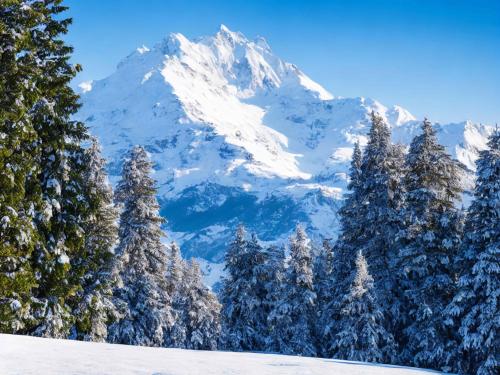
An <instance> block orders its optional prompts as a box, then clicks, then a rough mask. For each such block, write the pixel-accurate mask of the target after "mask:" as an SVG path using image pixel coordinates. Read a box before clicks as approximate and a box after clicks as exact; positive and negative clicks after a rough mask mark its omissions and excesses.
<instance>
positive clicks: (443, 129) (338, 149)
mask: <svg viewBox="0 0 500 375" xmlns="http://www.w3.org/2000/svg"><path fill="white" fill-rule="evenodd" d="M82 88H83V91H84V93H83V95H82V101H83V107H82V109H81V111H80V112H79V115H78V117H79V119H81V120H83V121H85V123H86V124H87V125H88V126H89V127H90V128H91V131H92V132H93V133H94V134H96V135H98V136H99V138H100V140H101V142H102V144H103V148H104V152H105V155H106V157H107V158H108V159H109V162H110V164H109V171H110V174H111V175H112V178H113V179H114V180H116V178H117V176H118V175H119V173H120V168H121V160H122V157H123V155H124V153H125V152H126V151H127V150H128V149H129V148H130V147H131V146H133V145H135V144H142V145H144V146H146V148H147V150H148V151H149V152H150V153H151V155H152V158H153V160H154V162H155V170H156V175H155V178H156V179H157V180H158V183H159V187H160V190H159V193H160V199H161V204H162V213H163V214H164V215H165V216H166V217H167V218H168V220H169V222H168V224H167V229H168V231H169V234H170V235H171V237H173V238H174V239H176V240H178V241H179V242H180V244H181V245H182V248H183V252H184V254H185V255H187V256H196V257H199V258H203V259H205V260H207V261H208V262H210V263H217V262H220V261H221V259H222V256H223V251H224V247H225V244H226V243H227V241H228V239H229V237H230V236H231V235H232V232H233V229H234V228H235V226H236V225H237V224H238V223H239V222H243V223H244V224H245V225H246V226H247V227H248V228H249V230H250V231H255V232H257V233H258V234H259V236H260V237H261V238H262V239H263V240H265V241H274V240H276V239H283V238H285V237H286V236H287V235H288V234H289V233H290V231H291V230H292V229H293V227H294V226H295V224H296V223H297V222H302V223H304V224H305V225H306V227H307V230H308V232H309V233H311V234H312V235H313V236H317V237H318V238H319V236H320V235H322V236H326V237H334V236H335V233H336V230H337V227H338V225H337V219H336V214H335V212H336V210H337V208H338V205H339V200H340V199H341V196H342V193H343V191H344V189H345V186H346V172H347V170H348V165H349V160H350V157H351V153H352V147H353V144H354V143H355V142H356V141H358V140H359V141H360V143H361V144H364V143H366V133H367V131H368V127H369V114H370V112H371V111H372V110H375V111H377V112H379V113H380V114H381V115H382V116H383V117H385V118H386V120H387V122H388V123H389V124H390V126H391V128H392V130H393V137H394V140H395V141H397V142H404V143H408V142H409V140H410V139H411V138H412V137H413V136H414V135H415V134H416V133H417V132H419V130H420V129H419V127H420V122H419V121H417V119H415V117H414V116H412V115H411V113H410V112H408V111H407V110H405V109H404V108H402V107H400V106H392V107H386V106H384V105H382V104H381V103H379V102H377V101H375V100H372V99H366V98H362V97H359V98H341V97H334V96H333V95H332V94H330V93H329V92H328V91H326V90H325V89H324V88H323V87H321V85H319V84H318V83H316V82H314V81H313V80H311V79H310V78H309V77H308V76H307V75H305V74H304V73H303V72H302V71H300V70H299V69H298V68H297V67H296V66H295V65H293V64H290V63H287V62H285V61H283V60H281V59H280V58H279V57H277V56H275V55H274V54H273V52H272V50H271V48H270V47H269V45H268V44H267V43H266V41H265V40H264V39H263V38H257V39H255V40H249V39H247V38H246V37H245V36H244V35H242V34H241V33H237V32H232V31H230V30H229V29H228V28H227V27H225V26H221V27H220V30H219V31H218V32H217V33H216V34H215V35H214V36H208V37H201V38H198V39H195V40H188V39H187V38H186V37H184V36H183V35H181V34H170V35H169V36H168V37H167V38H165V39H164V40H162V41H161V42H160V43H158V44H157V45H155V46H154V47H152V48H148V47H145V46H142V47H140V48H137V50H136V51H134V52H133V53H131V54H130V55H129V56H128V57H126V58H125V59H123V60H122V61H121V62H120V63H119V64H118V66H117V69H116V71H115V72H114V73H113V74H112V75H110V76H109V77H107V78H105V79H103V80H100V81H95V82H92V83H91V84H90V83H86V84H85V85H83V86H82ZM437 128H438V132H439V137H440V139H441V141H442V142H443V143H444V144H445V145H446V146H447V147H448V150H449V152H450V153H452V154H453V155H454V156H455V157H457V158H458V159H459V160H460V161H461V162H462V163H464V164H465V165H466V166H467V167H468V168H470V169H471V170H472V169H474V160H475V159H476V157H477V152H478V150H481V149H483V148H485V145H486V137H487V135H488V133H489V132H490V131H491V127H488V126H484V125H478V124H474V123H472V122H469V121H466V122H462V123H456V124H437Z"/></svg>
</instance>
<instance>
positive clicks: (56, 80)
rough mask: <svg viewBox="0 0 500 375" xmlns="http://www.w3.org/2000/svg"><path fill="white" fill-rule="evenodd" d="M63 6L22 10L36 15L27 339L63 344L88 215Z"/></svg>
mask: <svg viewBox="0 0 500 375" xmlns="http://www.w3.org/2000/svg"><path fill="white" fill-rule="evenodd" d="M61 3H62V1H61V0H45V1H32V2H29V4H24V5H25V6H23V7H22V8H23V9H30V11H31V12H33V14H36V15H37V24H36V25H33V27H32V29H31V31H30V45H31V47H30V52H29V53H28V54H27V55H28V56H30V58H31V59H32V62H33V66H34V67H35V71H34V74H33V76H32V77H31V78H32V79H31V84H32V85H33V86H34V87H35V88H36V92H37V93H38V97H37V98H36V101H35V103H34V105H33V106H32V107H31V108H30V111H29V117H30V119H31V121H32V124H33V127H34V130H35V132H36V138H35V139H34V141H33V142H32V144H31V149H30V152H31V155H32V157H33V158H34V159H35V161H36V163H37V165H38V168H35V173H36V175H35V176H33V177H34V178H35V179H36V182H35V183H33V181H31V182H30V183H29V184H27V185H26V186H27V194H28V196H29V197H30V198H29V199H28V201H31V202H39V201H40V200H41V203H39V204H38V205H36V206H34V210H35V215H34V219H35V220H34V222H35V225H36V231H37V234H38V236H37V237H38V241H37V243H36V246H35V249H34V252H33V257H32V267H33V269H34V270H35V274H36V276H37V287H36V288H35V289H34V291H33V295H34V299H35V300H36V302H37V303H36V304H32V307H33V315H34V317H35V318H36V320H37V322H36V326H35V327H33V329H32V330H30V333H32V334H35V335H39V336H49V337H66V336H67V335H68V333H69V330H70V328H71V326H72V325H73V321H74V319H73V316H72V314H71V308H70V306H69V304H68V303H69V301H70V300H71V299H74V297H75V295H77V293H78V292H79V290H80V289H81V287H80V281H81V280H80V276H81V275H80V274H79V272H73V270H72V268H71V263H72V262H73V261H74V260H75V259H76V258H78V257H81V256H82V255H81V254H84V253H85V236H84V230H83V223H84V222H85V221H86V220H87V217H88V215H90V214H91V209H90V202H89V199H88V197H87V196H86V188H85V182H84V180H83V179H84V175H85V170H86V168H87V166H86V165H85V163H84V161H85V150H84V148H83V147H82V144H81V143H82V141H84V140H86V139H87V138H88V133H87V130H86V128H85V126H84V124H82V123H81V122H78V121H75V120H73V115H74V114H75V113H76V111H77V110H78V108H79V103H78V95H77V94H76V93H75V92H74V91H73V90H72V88H71V86H70V82H71V80H72V79H73V78H74V77H75V75H76V74H77V72H78V71H80V66H79V65H72V64H70V62H69V60H70V58H71V53H72V48H71V47H69V46H68V45H67V44H66V43H65V42H64V40H63V39H62V36H63V35H64V34H66V33H67V29H68V26H69V25H70V24H71V19H68V18H64V17H61V13H62V12H64V11H65V10H66V7H64V6H62V5H61Z"/></svg>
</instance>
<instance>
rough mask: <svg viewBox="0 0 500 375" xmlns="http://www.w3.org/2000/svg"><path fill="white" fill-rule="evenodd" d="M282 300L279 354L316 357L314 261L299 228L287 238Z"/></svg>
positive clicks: (304, 236) (304, 235)
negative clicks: (288, 245) (285, 273)
mask: <svg viewBox="0 0 500 375" xmlns="http://www.w3.org/2000/svg"><path fill="white" fill-rule="evenodd" d="M282 290H283V292H284V293H283V297H282V300H281V302H280V306H279V307H278V311H279V312H280V314H279V323H278V324H279V326H278V331H277V332H276V333H277V334H279V335H281V340H280V343H281V346H280V347H279V351H280V352H281V353H284V354H292V355H304V356H315V355H316V354H317V351H316V347H315V340H314V329H315V326H314V321H315V319H316V294H315V293H314V280H313V260H312V256H311V246H310V244H309V239H308V238H307V235H306V233H305V231H304V229H302V227H301V226H300V225H298V226H297V229H296V231H295V235H294V236H292V237H291V238H290V263H289V265H288V270H287V275H286V281H285V285H284V288H283V289H282Z"/></svg>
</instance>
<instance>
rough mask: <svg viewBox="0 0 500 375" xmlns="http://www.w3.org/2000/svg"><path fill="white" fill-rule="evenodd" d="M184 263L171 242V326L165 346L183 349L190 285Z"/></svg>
mask: <svg viewBox="0 0 500 375" xmlns="http://www.w3.org/2000/svg"><path fill="white" fill-rule="evenodd" d="M186 272H187V268H186V262H185V261H184V260H183V259H182V257H181V250H180V248H179V246H178V245H177V244H176V243H175V242H172V243H171V244H170V248H169V259H168V264H167V274H166V279H167V285H168V289H167V291H168V293H169V295H170V297H171V299H172V315H173V324H172V327H171V328H170V331H169V333H168V336H167V338H166V341H165V346H167V347H171V348H184V347H185V346H186V340H187V338H186V335H187V316H186V314H187V295H188V293H189V288H190V285H189V284H188V282H187V275H186Z"/></svg>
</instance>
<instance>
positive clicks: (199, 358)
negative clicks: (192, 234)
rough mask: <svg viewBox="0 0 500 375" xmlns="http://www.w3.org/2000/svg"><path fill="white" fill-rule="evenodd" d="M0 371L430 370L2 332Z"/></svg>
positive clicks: (249, 374)
mask: <svg viewBox="0 0 500 375" xmlns="http://www.w3.org/2000/svg"><path fill="white" fill-rule="evenodd" d="M0 373H1V374H2V375H38V374H44V375H67V374H72V375H94V374H95V375H98V374H99V375H103V374H105V375H115V374H116V375H132V374H133V375H143V374H144V375H152V374H153V375H167V374H168V375H196V374H203V375H225V374H242V375H253V374H255V375H285V374H287V375H290V374H296V375H303V374H310V375H323V374H338V375H351V374H366V375H376V374H380V375H382V374H394V375H396V374H401V375H403V374H408V375H409V374H415V375H416V374H424V373H435V372H434V371H428V370H419V369H413V368H405V367H397V366H388V365H375V364H368V363H360V362H347V361H336V360H327V359H319V358H307V357H292V356H285V355H277V354H256V353H231V352H206V351H193V350H181V349H163V348H148V347H139V346H127V345H111V344H100V343H90V342H81V341H71V340H55V339H44V338H36V337H29V336H14V335H2V334H0Z"/></svg>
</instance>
